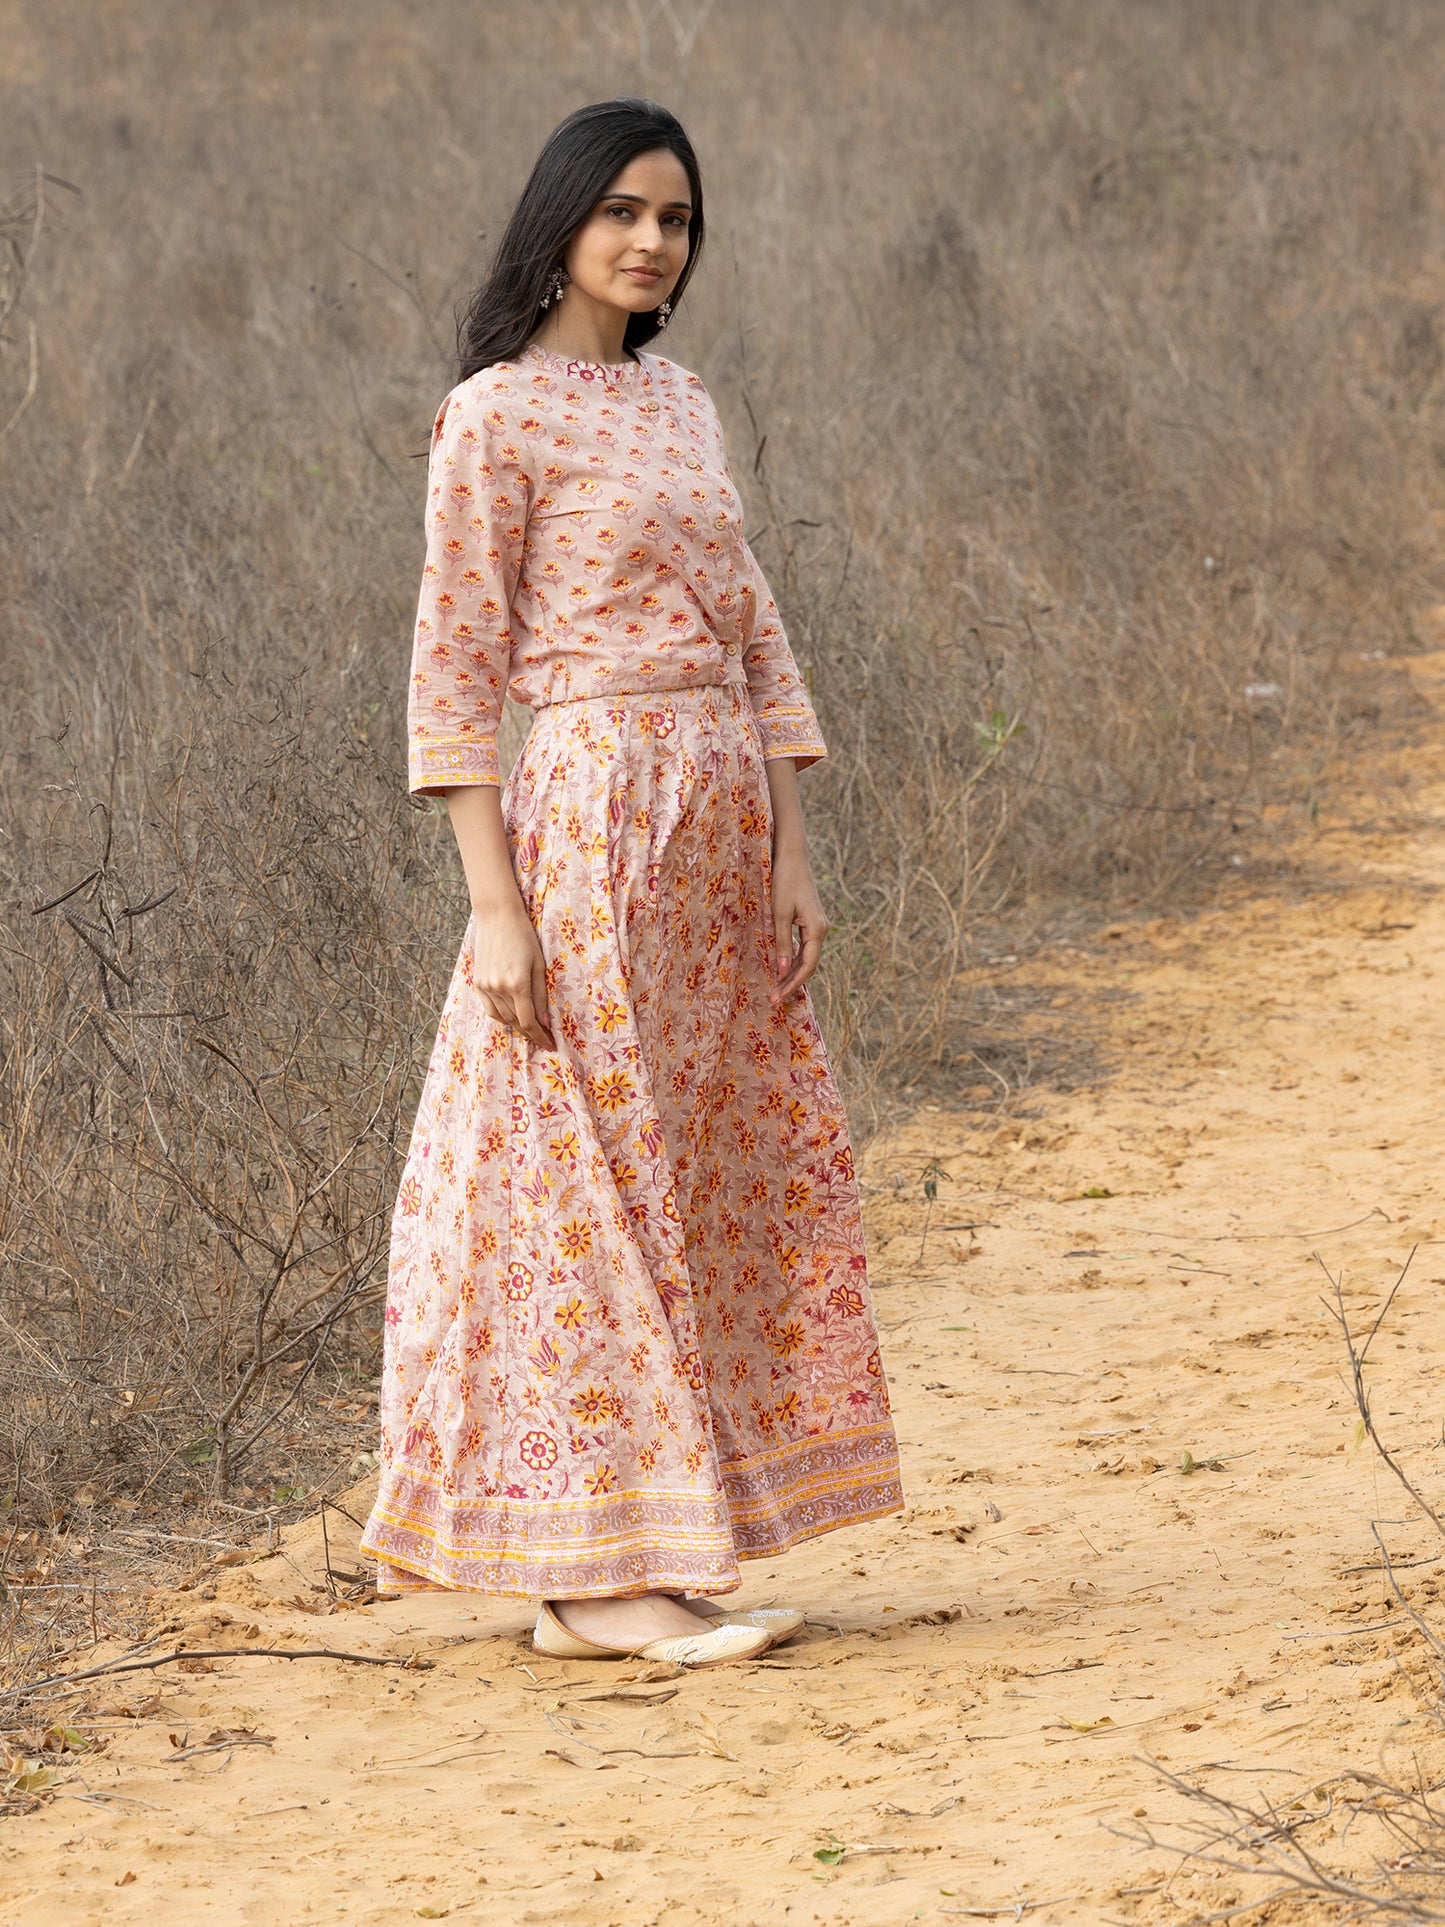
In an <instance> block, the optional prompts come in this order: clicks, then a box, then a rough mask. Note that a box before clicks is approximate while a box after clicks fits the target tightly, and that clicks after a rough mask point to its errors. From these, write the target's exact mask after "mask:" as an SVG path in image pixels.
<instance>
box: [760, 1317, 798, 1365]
mask: <svg viewBox="0 0 1445 1927" xmlns="http://www.w3.org/2000/svg"><path fill="white" fill-rule="evenodd" d="M806 1338H807V1333H806V1332H805V1331H804V1330H803V1327H802V1325H801V1324H800V1323H799V1322H798V1320H797V1319H796V1318H790V1319H789V1320H788V1322H787V1323H786V1324H785V1325H779V1326H777V1327H776V1328H775V1330H774V1332H773V1335H772V1339H771V1342H770V1345H769V1349H770V1350H771V1351H773V1352H776V1354H777V1355H778V1357H779V1358H791V1357H792V1356H793V1353H794V1352H800V1351H801V1350H802V1349H803V1345H804V1342H805V1340H806Z"/></svg>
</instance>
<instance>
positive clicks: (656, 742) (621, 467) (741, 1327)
mask: <svg viewBox="0 0 1445 1927" xmlns="http://www.w3.org/2000/svg"><path fill="white" fill-rule="evenodd" d="M430 489H431V496H430V505H429V510H428V546H427V560H426V566H425V573H424V579H423V585H422V593H421V603H420V610H419V615H418V622H417V630H416V640H415V647H414V662H413V676H412V684H411V698H410V708H409V737H410V756H411V775H410V783H411V788H412V789H413V790H427V789H433V788H442V787H447V786H450V785H453V784H470V783H490V782H496V781H498V778H499V769H498V763H497V749H496V734H497V722H498V718H499V715H500V710H501V705H502V700H503V696H504V694H505V693H506V692H507V691H508V690H510V693H511V694H512V696H513V697H514V698H516V699H517V700H519V701H522V702H525V703H528V704H530V705H531V706H532V707H533V708H534V709H535V710H536V712H537V713H536V716H535V718H534V721H533V725H532V729H531V733H530V734H529V736H528V738H527V741H526V743H525V745H524V746H523V749H522V752H521V754H520V756H519V757H518V759H517V762H516V764H515V765H514V767H513V769H512V770H511V772H510V774H509V776H508V778H507V781H506V783H505V785H504V786H503V793H502V811H503V820H504V823H505V825H506V831H507V838H508V843H509V846H510V848H511V851H512V856H513V865H514V870H515V874H516V876H517V881H518V885H519V888H520V890H521V893H522V898H523V901H524V903H525V904H526V906H527V909H528V913H529V915H530V916H531V918H532V921H533V923H534V925H535V927H536V929H537V932H538V937H539V940H540V943H541V947H542V953H543V956H544V958H545V959H546V967H547V995H548V1008H549V1014H550V1018H551V1023H552V1027H553V1033H554V1036H555V1038H556V1045H557V1047H556V1049H555V1050H545V1049H542V1048H539V1047H538V1046H535V1045H533V1044H531V1043H529V1042H528V1041H527V1040H526V1039H525V1038H523V1037H521V1036H519V1035H518V1034H517V1033H515V1032H513V1031H511V1030H509V1029H508V1028H507V1027H505V1026H503V1025H501V1024H499V1023H497V1022H496V1021H495V1020H494V1019H493V1018H492V1017H491V1016H490V1015H489V1014H488V1013H487V1011H486V1010H485V1008H484V1006H483V1004H482V1002H481V997H480V994H479V992H478V990H477V987H476V984H475V981H474V961H475V940H476V929H475V923H474V922H472V923H469V924H468V927H467V930H466V932H465V934H464V937H463V941H462V949H461V954H460V956H459V958H458V960H457V965H456V969H455V971H454V973H453V976H452V981H451V985H450V988H449V990H448V993H447V998H446V1003H445V1007H444V1009H443V1012H442V1016H441V1020H440V1023H439V1025H438V1030H437V1036H436V1042H435V1046H434V1048H433V1052H432V1056H431V1060H430V1063H429V1065H428V1069H427V1074H426V1079H425V1082H424V1086H423V1090H422V1095H421V1100H420V1103H419V1106H418V1110H417V1116H416V1122H415V1126H414V1129H413V1133H412V1139H411V1144H410V1148H409V1151H408V1156H407V1161H406V1167H405V1170H404V1172H403V1175H402V1181H401V1186H400V1189H399V1192H398V1196H397V1201H396V1207H395V1214H394V1218H393V1224H392V1242H391V1255H390V1278H389V1289H388V1301H387V1310H386V1358H385V1370H384V1375H383V1393H382V1408H381V1418H382V1428H381V1455H380V1456H381V1480H380V1488H379V1493H378V1497H377V1501H376V1505H375V1507H374V1509H373V1512H372V1514H371V1518H370V1520H369V1521H368V1524H367V1528H366V1534H365V1538H364V1542H363V1543H364V1544H365V1545H366V1546H367V1547H368V1548H369V1549H370V1550H371V1551H372V1552H374V1553H375V1554H376V1556H377V1559H378V1562H379V1569H380V1577H379V1584H380V1586H381V1588H382V1590H384V1591H389V1592H394V1591H403V1590H409V1589H415V1588H428V1587H461V1588H466V1589H471V1590H476V1591H482V1592H500V1593H516V1594H526V1595H531V1596H541V1597H551V1598H574V1597H588V1596H600V1595H609V1594H620V1595H627V1594H636V1593H642V1592H648V1591H654V1590H680V1589H683V1588H686V1589H689V1590H692V1591H695V1592H699V1593H725V1592H728V1591H730V1590H732V1589H733V1588H734V1587H735V1586H736V1585H737V1584H738V1581H739V1571H738V1564H739V1561H740V1560H742V1559H746V1558H759V1557H764V1556H770V1555H772V1554H775V1553H777V1552H780V1551H783V1550H785V1549H786V1548H787V1547H788V1546H790V1545H793V1544H796V1543H797V1542H798V1541H799V1540H802V1539H806V1538H809V1537H812V1536H813V1535H815V1534H817V1533H820V1532H825V1531H828V1530H830V1529H832V1528H834V1527H837V1526H842V1525H847V1524H850V1523H854V1522H856V1521H859V1520H863V1519H870V1518H876V1517H878V1516H880V1515H882V1514H885V1513H888V1512H891V1511H895V1510H897V1509H898V1507H899V1506H900V1505H901V1503H902V1494H901V1490H900V1487H899V1481H898V1459H897V1446H896V1441H895V1439H894V1434H893V1428H892V1424H891V1420H890V1418H889V1407H888V1394H887V1388H886V1384H885V1380H884V1375H883V1368H882V1363H881V1360H880V1357H879V1351H878V1342H877V1331H876V1327H875V1323H874V1318H873V1311H872V1305H871V1300H870V1296H869V1291H868V1279H867V1262H866V1257H865V1253H864V1249H863V1237H862V1225H861V1218H860V1213H859V1208H858V1192H857V1183H856V1179H855V1176H854V1170H853V1160H852V1153H851V1149H850V1146H849V1140H848V1130H847V1120H846V1117H845V1115H844V1111H843V1106H842V1102H841V1099H840V1098H839V1094H838V1089H837V1085H836V1082H835V1080H834V1078H833V1074H832V1071H831V1068H830V1067H829V1064H828V1059H827V1053H826V1050H825V1048H824V1044H823V1039H822V1036H821V1033H820V1031H819V1028H818V1024H817V1020H816V1017H815V1014H814V1012H813V1008H812V1004H811V1001H810V999H809V997H808V993H807V990H806V988H805V989H803V990H802V991H799V992H797V993H795V994H794V995H793V996H792V997H791V998H790V999H788V1001H787V1002H786V1003H785V1004H784V1005H782V1006H780V1007H778V1008H777V1009H773V1008H772V1007H771V1006H770V1005H769V1003H768V990H769V987H770V985H771V982H772V980H773V975H772V969H773V958H772V912H771V880H772V869H771V848H772V815H771V800H770V796H769V791H768V784H767V777H766V763H767V759H768V758H770V757H775V756H784V755H789V756H793V757H794V758H795V759H796V760H797V761H798V762H799V764H800V765H804V766H805V765H806V764H808V763H811V762H814V761H816V760H817V759H818V758H819V757H821V756H823V755H824V754H825V750H824V745H823V741H822V737H821V735H820V733H819V730H818V724H817V719H816V716H815V715H814V712H813V709H812V705H811V703H810V701H809V699H808V694H807V690H806V688H805V685H804V683H803V680H802V678H801V677H800V675H799V674H798V670H797V666H796V664H795V662H794V659H793V656H792V652H791V649H790V648H789V645H788V641H787V638H786V636H785V634H784V632H783V629H782V625H781V623H780V622H779V621H778V617H777V610H776V606H775V604H774V602H773V599H772V597H771V595H770V594H769V593H768V589H767V585H766V583H765V582H764V580H763V578H762V575H761V573H760V571H759V570H758V568H757V564H756V562H755V561H754V560H753V557H752V554H751V551H750V550H749V548H748V545H747V542H746V540H745V538H744V535H743V527H742V520H741V513H740V508H739V504H738V500H737V496H736V493H735V491H734V489H733V485H732V482H731V479H730V477H729V475H728V472H727V464H726V458H725V454H724V449H723V441H722V434H721V430H720V428H719V426H718V421H717V416H716V413H715V411H714V409H713V407H712V404H711V402H710V400H709V399H708V396H707V394H706V391H705V389H704V388H703V385H702V383H701V382H700V381H699V380H698V378H697V377H696V376H695V375H692V374H689V373H687V372H686V371H685V370H684V369H681V368H679V367H677V366H676V364H674V363H672V362H670V361H666V360H664V359H663V358H661V357H660V356H655V355H644V356H642V357H641V358H640V359H639V361H638V362H636V363H629V364H625V365H619V366H616V367H602V366H600V365H597V364H591V363H579V362H569V361H564V360H563V359H562V358H561V357H558V356H555V355H551V354H548V353H545V352H543V351H540V350H537V349H529V350H527V351H526V352H525V353H524V354H523V355H521V356H520V357H519V358H518V359H517V361H515V362H512V363H500V364H497V365H495V366H493V367H491V368H489V369H487V370H485V371H483V372H482V373H481V374H479V375H476V376H473V377H472V378H471V379H470V380H469V381H466V382H463V383H462V384H461V385H460V387H458V388H457V389H455V390H454V391H453V393H452V394H451V395H450V396H449V397H448V399H447V401H446V403H445V404H444V406H443V408H442V410H441V412H440V414H439V415H438V417H437V424H436V433H435V437H434V441H433V448H432V457H431V465H430Z"/></svg>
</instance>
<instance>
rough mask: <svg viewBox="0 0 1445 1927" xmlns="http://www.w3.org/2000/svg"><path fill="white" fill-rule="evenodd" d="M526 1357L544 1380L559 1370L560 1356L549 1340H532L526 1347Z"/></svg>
mask: <svg viewBox="0 0 1445 1927" xmlns="http://www.w3.org/2000/svg"><path fill="white" fill-rule="evenodd" d="M527 1357H528V1358H529V1359H530V1360H531V1362H532V1364H533V1365H534V1366H535V1367H536V1369H537V1370H538V1371H539V1372H541V1373H542V1374H543V1376H544V1377H546V1378H551V1377H552V1375H553V1373H554V1372H557V1371H560V1370H561V1366H562V1354H561V1353H560V1352H559V1351H558V1350H557V1347H556V1346H555V1345H554V1344H553V1343H552V1341H551V1339H550V1338H534V1339H533V1340H532V1342H531V1344H530V1345H529V1346H528V1347H527Z"/></svg>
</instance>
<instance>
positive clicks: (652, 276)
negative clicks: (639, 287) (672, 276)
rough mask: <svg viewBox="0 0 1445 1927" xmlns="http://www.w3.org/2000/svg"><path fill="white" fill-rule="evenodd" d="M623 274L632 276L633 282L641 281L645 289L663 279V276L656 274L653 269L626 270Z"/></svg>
mask: <svg viewBox="0 0 1445 1927" xmlns="http://www.w3.org/2000/svg"><path fill="white" fill-rule="evenodd" d="M622 272H623V273H624V274H625V275H628V276H630V277H631V279H632V280H634V281H640V282H641V283H642V284H643V285H644V287H649V288H650V287H651V286H652V285H653V283H654V282H656V281H660V280H661V279H662V276H661V274H660V273H657V272H655V271H654V270H653V269H652V268H624V269H623V270H622Z"/></svg>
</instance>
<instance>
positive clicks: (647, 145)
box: [457, 99, 703, 381]
mask: <svg viewBox="0 0 1445 1927" xmlns="http://www.w3.org/2000/svg"><path fill="white" fill-rule="evenodd" d="M660 147H665V148H666V149H667V151H668V152H669V153H670V154H676V156H677V158H678V159H679V160H680V161H681V162H682V164H683V167H684V168H685V169H686V171H687V179H688V185H689V187H690V188H691V190H692V218H691V220H690V221H689V222H688V252H687V262H686V265H685V266H684V268H683V270H682V273H681V274H680V275H679V276H678V280H677V286H676V287H675V288H674V289H673V291H672V305H673V307H674V308H676V306H677V304H678V301H679V300H680V299H681V296H682V293H683V290H684V289H685V288H686V286H687V284H688V282H689V281H690V280H691V278H692V271H693V269H694V268H695V267H696V266H697V257H698V255H699V254H700V253H701V252H702V237H703V220H702V177H701V175H700V174H699V172H698V165H697V155H696V154H695V153H694V152H693V148H692V142H691V141H690V140H689V139H688V137H687V135H686V133H685V132H684V131H683V128H682V123H681V122H680V121H679V120H678V119H677V118H676V116H675V115H672V114H670V113H669V112H668V111H667V109H666V108H665V107H660V106H659V105H658V103H657V102H656V101H655V100H628V99H624V100H599V101H596V102H594V103H593V105H592V106H590V107H579V108H578V109H577V111H576V113H575V114H569V115H568V116H567V118H566V120H564V121H563V122H562V123H561V125H560V126H558V127H556V128H554V129H553V131H552V133H551V134H550V135H549V136H548V138H547V144H546V146H545V147H544V148H543V149H542V151H541V153H540V154H539V155H538V156H537V162H536V165H535V166H534V167H533V169H532V172H531V175H530V176H529V178H528V181H527V185H526V186H525V187H524V188H523V189H522V193H521V198H520V199H519V200H518V202H517V205H516V207H515V208H513V210H512V218H511V219H510V220H509V221H508V223H507V226H506V231H505V233H504V234H503V235H502V238H501V241H500V242H499V243H498V245H497V251H496V253H495V255H494V256H493V257H492V263H491V266H490V268H489V269H488V272H487V278H486V279H485V281H483V283H482V285H481V286H480V287H479V288H478V289H477V291H476V293H475V294H474V295H473V296H472V298H471V300H470V301H469V302H468V303H467V306H466V309H465V311H464V312H463V314H462V317H461V319H460V321H459V322H458V325H457V360H458V365H459V374H458V379H459V380H461V381H465V380H466V378H467V376H468V375H474V374H476V372H477V370H478V369H479V368H490V367H491V365H492V363H493V362H495V361H511V360H512V359H513V358H514V357H515V356H516V355H519V354H520V353H521V351H522V349H523V348H524V347H525V346H526V343H527V340H528V338H529V337H530V336H531V335H532V333H533V332H534V330H535V329H536V326H537V319H538V316H539V315H540V313H541V309H542V296H543V295H544V294H545V293H546V292H547V286H548V283H549V281H550V280H551V276H552V270H553V269H554V268H555V267H557V266H558V265H559V264H560V262H561V260H562V256H563V254H564V253H565V252H566V249H567V244H568V242H569V241H570V240H571V239H572V236H573V235H574V234H575V233H576V232H577V230H578V228H580V227H581V225H582V223H583V222H584V221H585V220H586V219H587V217H588V215H590V214H591V212H592V210H593V208H595V207H596V205H597V203H598V202H599V201H600V200H601V199H602V198H603V196H604V195H605V194H606V192H607V189H608V187H609V186H610V185H611V183H612V182H613V181H614V180H615V179H616V178H617V176H618V175H619V174H620V173H621V172H622V170H623V168H624V167H626V166H627V164H628V162H629V161H633V160H636V158H637V156H638V155H639V154H652V153H656V151H657V150H658V148H660ZM657 331H658V323H657V319H656V316H655V314H654V313H646V314H634V315H632V316H631V317H630V318H629V320H628V323H627V330H626V333H625V334H624V336H623V346H624V348H627V349H630V350H633V351H635V350H636V349H638V348H640V347H642V346H643V345H644V344H645V343H646V342H649V341H651V340H652V339H653V337H654V336H655V335H656V333H657Z"/></svg>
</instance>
